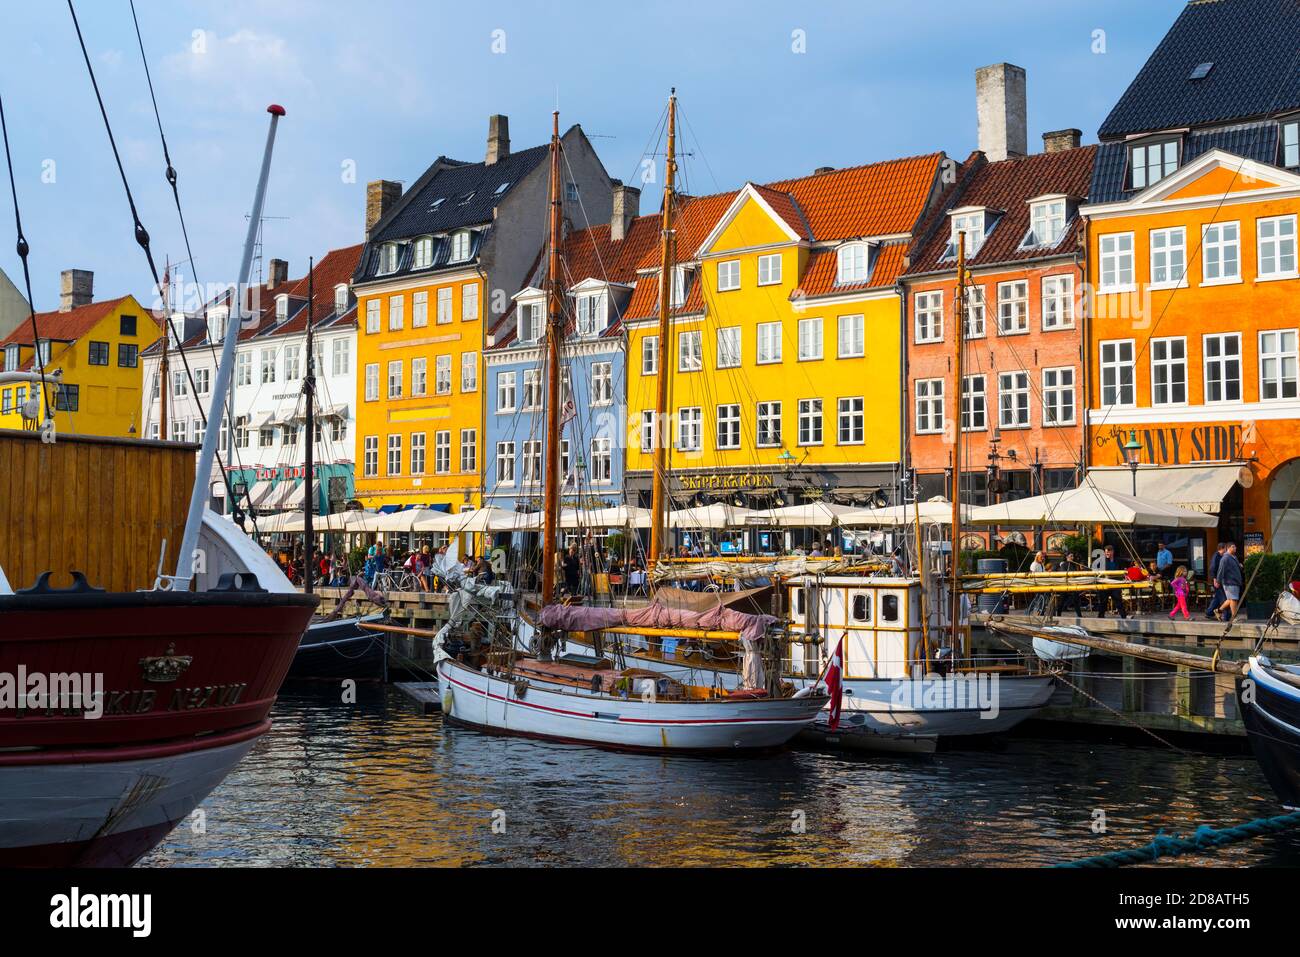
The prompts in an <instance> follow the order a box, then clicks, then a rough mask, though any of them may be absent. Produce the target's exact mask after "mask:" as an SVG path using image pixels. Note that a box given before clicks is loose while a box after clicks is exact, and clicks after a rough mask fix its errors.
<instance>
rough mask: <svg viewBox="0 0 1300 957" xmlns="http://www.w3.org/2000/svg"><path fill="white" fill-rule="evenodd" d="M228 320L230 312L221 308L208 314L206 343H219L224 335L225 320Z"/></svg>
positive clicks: (223, 307)
mask: <svg viewBox="0 0 1300 957" xmlns="http://www.w3.org/2000/svg"><path fill="white" fill-rule="evenodd" d="M229 318H230V311H229V310H228V309H227V308H226V307H225V306H222V307H220V308H218V309H213V310H212V311H211V312H210V313H208V341H209V342H220V341H221V340H222V337H223V336H225V334H226V320H227V319H229Z"/></svg>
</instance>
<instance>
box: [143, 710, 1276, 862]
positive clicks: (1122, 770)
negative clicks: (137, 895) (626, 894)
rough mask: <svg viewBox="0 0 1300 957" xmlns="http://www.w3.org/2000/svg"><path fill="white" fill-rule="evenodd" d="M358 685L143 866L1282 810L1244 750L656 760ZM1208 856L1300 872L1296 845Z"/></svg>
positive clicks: (768, 843) (820, 858)
mask: <svg viewBox="0 0 1300 957" xmlns="http://www.w3.org/2000/svg"><path fill="white" fill-rule="evenodd" d="M359 696H360V700H359V701H358V702H357V703H356V704H345V703H343V702H342V701H341V700H339V695H338V694H337V693H335V692H331V691H329V690H328V689H320V688H314V687H308V688H291V689H288V690H287V691H286V693H285V694H283V695H281V698H280V701H279V703H278V704H277V705H276V711H275V728H274V730H273V731H272V732H271V733H270V734H269V735H268V736H267V737H266V738H265V739H264V740H262V741H261V742H259V743H258V745H257V746H256V748H255V749H254V750H253V752H252V753H251V754H250V755H249V756H248V758H247V759H246V760H245V761H244V763H243V764H241V765H240V767H239V768H237V769H236V771H235V773H233V774H232V775H231V776H230V777H229V778H228V779H227V780H226V782H225V783H224V784H223V785H222V786H221V787H220V788H219V789H218V790H217V791H216V792H215V793H214V794H212V795H211V796H210V797H209V799H208V800H207V801H206V802H205V804H204V807H203V809H204V814H205V819H204V821H203V827H202V828H198V827H194V826H188V825H187V826H182V827H181V828H178V829H177V830H176V831H175V832H173V833H172V834H171V836H170V837H169V838H168V839H167V841H166V842H164V843H163V844H162V845H161V846H160V847H159V848H157V849H156V850H155V851H154V852H153V853H152V854H151V855H150V856H149V857H148V858H146V860H145V862H144V863H145V865H147V866H164V867H165V866H196V865H198V866H211V865H225V864H233V865H243V866H250V865H273V866H289V867H294V866H318V867H331V866H397V865H405V866H429V865H436V866H461V865H480V866H501V865H515V866H553V865H560V866H563V865H572V864H582V865H593V866H678V865H680V866H699V865H736V866H765V865H853V866H876V867H896V866H904V867H908V866H954V865H956V866H963V865H964V866H971V865H979V866H1006V865H1013V864H1023V865H1043V864H1051V863H1056V862H1058V861H1062V860H1069V859H1074V858H1078V857H1082V856H1087V855H1091V854H1097V853H1101V852H1103V851H1107V850H1115V849H1119V848H1126V847H1131V846H1134V845H1135V844H1138V843H1142V842H1145V841H1146V840H1149V839H1150V837H1151V836H1152V835H1153V834H1154V833H1155V831H1156V830H1157V829H1159V828H1160V827H1164V828H1165V829H1166V831H1170V832H1174V831H1177V832H1183V833H1190V832H1191V831H1193V830H1194V829H1195V828H1196V827H1197V826H1198V825H1200V824H1202V823H1209V824H1214V825H1219V826H1223V825H1228V824H1234V823H1238V822H1241V821H1244V820H1248V819H1250V818H1253V817H1257V816H1263V815H1269V814H1275V813H1278V812H1279V809H1278V807H1277V805H1276V804H1274V803H1273V802H1272V800H1271V797H1270V796H1269V792H1268V789H1267V787H1266V785H1265V783H1264V781H1263V779H1262V777H1261V776H1260V774H1259V772H1258V769H1257V768H1256V766H1255V764H1254V762H1253V761H1252V760H1251V758H1250V757H1249V756H1246V755H1230V756H1218V755H1190V756H1189V755H1182V754H1179V753H1177V752H1174V751H1169V750H1162V749H1158V748H1155V747H1151V748H1147V747H1132V746H1125V745H1114V744H1098V743H1092V742H1069V741H1059V740H1047V739H1035V738H1011V739H1003V740H1002V741H1000V742H998V743H996V744H993V745H991V746H989V747H985V748H981V749H979V750H973V751H962V752H952V753H940V754H938V755H934V756H930V757H908V756H899V755H881V756H846V755H843V754H838V753H834V752H804V751H786V752H782V753H779V754H775V755H770V756H767V757H759V758H726V759H720V760H705V759H699V758H677V757H673V758H666V757H648V756H642V755H620V754H612V753H606V752H601V751H594V750H590V749H585V748H576V747H567V746H558V745H549V744H543V743H538V742H532V741H525V740H520V739H512V738H496V737H490V736H486V735H482V734H479V733H477V732H473V731H466V730H461V729H456V728H447V729H444V728H443V726H442V722H441V720H440V718H438V717H437V716H429V717H426V716H424V715H421V714H418V713H417V712H416V711H415V710H414V708H413V707H411V706H410V705H409V704H408V703H407V702H406V700H405V698H403V697H402V696H401V694H400V693H398V692H396V691H393V690H391V689H384V688H363V689H362V690H361V691H360V693H359ZM1097 809H1100V810H1103V811H1104V812H1105V815H1106V824H1107V830H1106V833H1104V834H1094V833H1093V830H1092V821H1093V815H1094V812H1095V811H1096V810H1097ZM1183 860H1184V861H1187V862H1194V861H1195V860H1196V859H1190V858H1185V859H1183ZM1213 860H1215V861H1217V862H1221V863H1224V864H1272V865H1286V864H1289V865H1296V864H1300V838H1296V837H1291V838H1283V839H1277V838H1267V839H1260V840H1256V841H1252V842H1249V843H1246V844H1242V845H1237V846H1235V847H1231V848H1228V849H1225V850H1223V851H1221V852H1220V853H1218V854H1216V855H1215V856H1214V857H1213Z"/></svg>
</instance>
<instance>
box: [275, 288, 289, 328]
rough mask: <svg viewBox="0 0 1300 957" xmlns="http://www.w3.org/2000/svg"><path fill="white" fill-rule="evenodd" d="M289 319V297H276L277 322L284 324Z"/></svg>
mask: <svg viewBox="0 0 1300 957" xmlns="http://www.w3.org/2000/svg"><path fill="white" fill-rule="evenodd" d="M288 318H289V296H288V295H287V294H285V293H281V294H280V295H278V296H276V297H275V321H276V322H284V320H286V319H288Z"/></svg>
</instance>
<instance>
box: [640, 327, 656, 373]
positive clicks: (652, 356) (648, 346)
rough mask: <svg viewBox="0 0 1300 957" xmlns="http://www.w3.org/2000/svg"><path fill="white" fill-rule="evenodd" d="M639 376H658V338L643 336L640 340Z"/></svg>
mask: <svg viewBox="0 0 1300 957" xmlns="http://www.w3.org/2000/svg"><path fill="white" fill-rule="evenodd" d="M641 374H642V375H643V376H650V375H658V374H659V337H658V336H645V337H644V338H642V340H641Z"/></svg>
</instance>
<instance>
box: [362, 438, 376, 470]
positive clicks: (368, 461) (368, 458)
mask: <svg viewBox="0 0 1300 957" xmlns="http://www.w3.org/2000/svg"><path fill="white" fill-rule="evenodd" d="M363 449H364V451H363V453H362V475H363V476H364V477H365V478H377V477H378V475H379V436H377V435H367V436H366V438H365V442H364V445H363Z"/></svg>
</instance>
